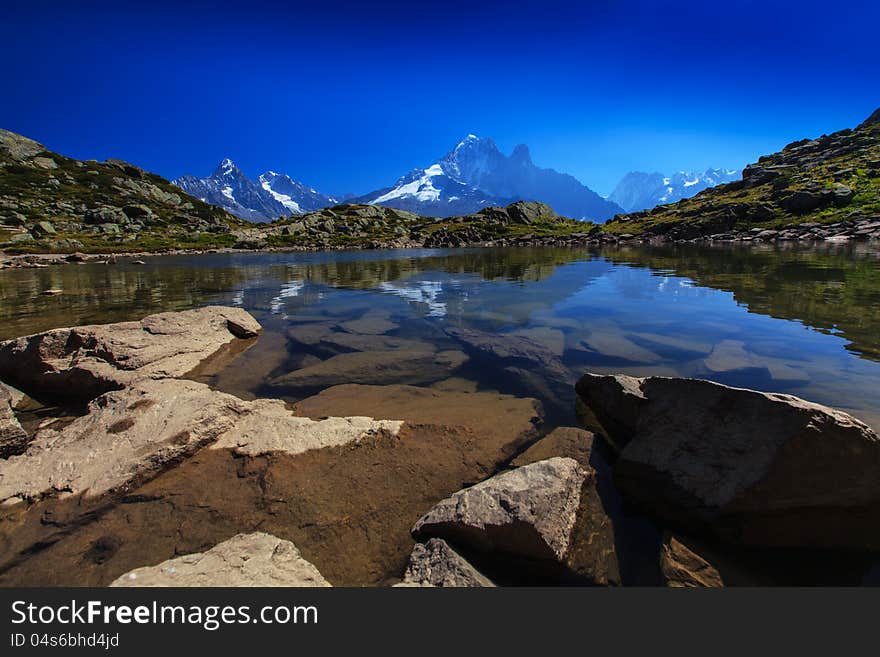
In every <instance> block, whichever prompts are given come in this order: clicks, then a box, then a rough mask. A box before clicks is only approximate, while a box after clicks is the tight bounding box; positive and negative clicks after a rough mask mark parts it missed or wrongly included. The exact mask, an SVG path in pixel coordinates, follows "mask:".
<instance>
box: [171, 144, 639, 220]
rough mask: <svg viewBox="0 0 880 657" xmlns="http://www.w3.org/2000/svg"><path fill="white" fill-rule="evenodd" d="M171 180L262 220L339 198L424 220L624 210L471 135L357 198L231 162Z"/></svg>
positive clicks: (603, 215)
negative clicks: (252, 176)
mask: <svg viewBox="0 0 880 657" xmlns="http://www.w3.org/2000/svg"><path fill="white" fill-rule="evenodd" d="M173 182H174V184H175V185H177V186H178V187H180V188H181V189H183V190H184V191H185V192H187V193H188V194H191V195H192V196H195V197H196V198H199V199H202V200H204V201H206V202H208V203H212V204H214V205H217V206H219V207H221V208H224V209H225V210H227V211H228V212H230V213H232V214H234V215H236V216H238V217H241V218H242V219H248V220H250V221H259V222H266V221H272V220H274V219H278V218H279V217H287V216H290V215H292V214H298V213H304V212H311V211H313V210H319V209H321V208H325V207H330V206H333V205H336V204H337V203H339V202H341V201H345V202H347V203H362V204H370V205H383V206H386V207H390V208H396V209H399V210H408V211H410V212H415V213H417V214H420V215H423V216H429V217H450V216H454V215H462V214H470V213H473V212H476V211H478V210H480V209H481V208H485V207H488V206H506V205H508V204H510V203H513V202H515V201H520V200H524V201H533V200H537V201H541V202H543V203H547V204H548V205H550V206H551V207H552V208H553V209H554V210H555V211H556V212H558V213H559V214H561V215H564V216H568V217H572V218H574V219H589V220H592V221H597V222H602V221H605V220H607V219H610V218H611V217H613V216H614V215H615V214H618V213H620V212H622V211H623V209H622V208H621V207H620V206H618V205H617V204H615V203H614V202H612V201H609V200H606V199H604V198H602V197H601V196H599V195H598V194H597V193H596V192H594V191H592V190H591V189H589V188H588V187H586V186H585V185H583V184H581V183H580V182H578V180H577V179H575V178H574V177H573V176H570V175H568V174H564V173H559V172H557V171H554V170H553V169H542V168H540V167H537V166H535V165H534V163H532V158H531V156H530V155H529V149H528V147H527V146H525V145H524V144H520V145H519V146H517V147H516V148H514V149H513V153H511V154H510V156H506V155H504V154H503V153H502V152H501V151H500V150H498V147H497V146H496V145H495V142H494V141H492V140H491V139H488V138H485V139H481V138H479V137H477V136H476V135H468V136H467V137H465V138H464V139H463V140H462V141H460V142H459V143H458V144H457V145H456V146H455V148H453V149H452V150H450V151H449V152H448V153H447V154H446V155H444V156H443V157H442V158H440V159H439V160H437V161H436V162H434V163H433V164H431V165H430V166H428V167H426V168H424V169H414V170H413V171H411V172H410V173H408V174H406V175H405V176H402V177H401V178H399V179H398V180H397V181H396V182H395V183H394V184H393V185H391V186H389V187H384V188H382V189H378V190H376V191H374V192H370V193H369V194H364V195H362V196H349V195H346V197H344V198H341V199H340V198H334V197H331V196H328V195H326V194H321V193H319V192H317V191H315V190H314V189H312V188H310V187H307V186H306V185H304V184H302V183H300V182H297V181H295V180H293V179H291V178H290V177H289V176H287V175H284V174H279V173H275V172H274V171H267V172H266V173H264V174H263V175H261V176H260V177H259V179H258V180H256V181H252V180H249V179H248V178H247V177H246V176H245V175H244V173H242V171H241V169H239V168H238V167H237V166H235V163H234V162H233V161H232V160H230V159H228V158H227V159H225V160H223V161H222V162H221V163H220V164H219V165H218V166H217V168H216V170H215V171H214V173H212V174H211V175H210V176H208V177H207V178H196V177H195V176H181V177H180V178H178V179H176V180H174V181H173Z"/></svg>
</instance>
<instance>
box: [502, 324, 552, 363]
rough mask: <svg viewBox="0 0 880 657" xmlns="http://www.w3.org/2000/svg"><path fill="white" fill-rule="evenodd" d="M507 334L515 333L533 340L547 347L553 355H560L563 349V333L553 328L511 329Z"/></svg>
mask: <svg viewBox="0 0 880 657" xmlns="http://www.w3.org/2000/svg"><path fill="white" fill-rule="evenodd" d="M507 335H515V336H518V337H522V338H528V339H529V340H534V341H535V342H537V343H538V344H540V345H543V346H545V347H547V349H549V350H550V351H551V352H552V353H553V354H554V355H556V356H562V353H563V352H564V351H565V334H564V333H563V332H562V331H560V330H558V329H554V328H545V327H542V328H529V329H518V330H516V331H511V332H510V333H509V334H507Z"/></svg>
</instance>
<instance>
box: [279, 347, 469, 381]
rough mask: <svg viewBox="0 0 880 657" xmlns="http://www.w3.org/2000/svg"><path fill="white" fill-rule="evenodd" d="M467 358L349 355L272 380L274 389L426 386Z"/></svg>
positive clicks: (448, 353) (397, 353) (456, 353)
mask: <svg viewBox="0 0 880 657" xmlns="http://www.w3.org/2000/svg"><path fill="white" fill-rule="evenodd" d="M467 360H468V357H467V356H466V355H465V354H464V353H462V352H461V351H441V352H437V353H434V352H431V351H410V350H406V349H400V350H394V351H370V352H363V351H358V352H352V353H347V354H339V355H338V356H333V357H332V358H328V359H327V360H325V361H322V362H321V363H319V364H317V365H312V366H310V367H304V368H302V369H299V370H295V371H293V372H290V373H289V374H285V375H282V376H278V377H275V378H274V379H272V380H271V382H270V385H271V386H272V387H274V388H293V389H316V388H326V387H329V386H335V385H339V384H342V383H364V384H379V385H381V384H391V383H407V384H425V383H433V382H435V381H439V380H441V379H446V378H448V377H449V376H450V375H451V374H452V373H453V372H454V371H455V370H457V369H458V368H459V367H461V366H462V365H464V363H466V362H467Z"/></svg>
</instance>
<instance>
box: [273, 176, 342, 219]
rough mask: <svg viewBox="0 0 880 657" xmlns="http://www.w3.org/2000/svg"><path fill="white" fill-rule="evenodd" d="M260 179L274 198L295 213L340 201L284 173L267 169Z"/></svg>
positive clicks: (318, 208)
mask: <svg viewBox="0 0 880 657" xmlns="http://www.w3.org/2000/svg"><path fill="white" fill-rule="evenodd" d="M258 181H259V183H260V187H262V188H263V189H265V190H266V191H267V192H269V193H270V194H271V195H272V198H274V199H275V200H276V201H278V202H279V203H280V204H281V205H283V206H284V207H285V208H287V209H288V210H289V211H290V212H292V213H294V214H298V213H301V212H311V211H312V210H320V209H321V208H326V207H327V206H329V205H336V203H337V202H338V201H337V200H336V199H335V198H333V197H331V196H327V195H326V194H321V193H320V192H318V191H316V190H315V189H314V188H313V187H308V186H307V185H304V184H302V183H301V182H299V181H296V180H293V179H292V178H291V177H290V176H288V175H287V174H284V173H276V172H274V171H267V172H266V173H264V174H263V175H262V176H260V177H259V179H258Z"/></svg>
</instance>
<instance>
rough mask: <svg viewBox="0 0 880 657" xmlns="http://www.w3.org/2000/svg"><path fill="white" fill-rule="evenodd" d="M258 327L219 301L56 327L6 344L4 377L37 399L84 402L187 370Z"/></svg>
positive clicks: (0, 346) (0, 365) (0, 357)
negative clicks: (113, 321)
mask: <svg viewBox="0 0 880 657" xmlns="http://www.w3.org/2000/svg"><path fill="white" fill-rule="evenodd" d="M260 330H261V328H260V325H259V324H258V323H257V321H256V320H255V319H254V318H253V317H251V316H250V315H249V314H248V313H247V312H245V311H244V310H242V309H240V308H225V307H219V306H209V307H206V308H198V309H196V310H187V311H183V312H169V313H159V314H157V315H149V316H147V317H145V318H144V319H142V320H140V321H135V322H121V323H117V324H103V325H94V326H78V327H74V328H63V329H53V330H51V331H46V332H44V333H38V334H35V335H29V336H26V337H22V338H16V339H14V340H7V341H6V342H2V343H0V378H2V379H3V380H4V381H6V382H8V383H10V384H12V385H14V386H16V387H17V388H20V389H21V390H23V391H24V392H26V393H27V394H29V395H31V396H32V397H36V398H38V399H43V400H53V401H55V400H60V401H79V402H85V401H89V400H91V399H94V398H95V397H97V396H98V395H101V394H103V393H105V392H107V391H109V390H119V389H121V388H123V387H125V386H127V385H130V384H131V383H132V382H134V381H136V380H138V379H141V378H145V377H153V378H163V377H180V376H183V375H185V374H187V373H188V372H190V371H191V370H193V369H195V368H196V367H197V366H198V365H200V364H201V363H202V362H203V361H205V360H206V359H208V358H209V357H211V356H212V355H214V354H216V353H217V352H219V351H220V350H221V349H223V348H224V347H225V346H227V345H228V344H229V343H230V342H232V341H234V340H236V339H243V338H252V337H255V336H256V335H257V334H258V333H259V332H260Z"/></svg>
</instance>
